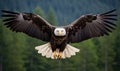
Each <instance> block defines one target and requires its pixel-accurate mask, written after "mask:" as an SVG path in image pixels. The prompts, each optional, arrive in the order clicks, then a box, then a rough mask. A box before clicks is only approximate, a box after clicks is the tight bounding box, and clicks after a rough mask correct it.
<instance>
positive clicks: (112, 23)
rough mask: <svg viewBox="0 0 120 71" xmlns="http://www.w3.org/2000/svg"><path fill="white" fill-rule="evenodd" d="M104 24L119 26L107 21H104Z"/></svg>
mask: <svg viewBox="0 0 120 71" xmlns="http://www.w3.org/2000/svg"><path fill="white" fill-rule="evenodd" d="M104 22H106V23H108V24H111V25H113V26H117V25H116V24H114V23H112V22H110V21H107V20H104Z"/></svg>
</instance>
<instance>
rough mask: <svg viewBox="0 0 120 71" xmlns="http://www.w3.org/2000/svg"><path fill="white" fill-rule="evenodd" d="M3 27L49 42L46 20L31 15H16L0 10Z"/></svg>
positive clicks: (49, 30) (48, 27)
mask: <svg viewBox="0 0 120 71" xmlns="http://www.w3.org/2000/svg"><path fill="white" fill-rule="evenodd" d="M2 12H3V14H2V16H3V17H5V18H4V20H3V21H4V22H5V25H6V26H7V27H8V28H10V30H12V31H15V32H23V33H25V34H27V35H29V36H31V37H34V38H37V39H40V40H42V41H50V36H51V33H50V32H51V28H52V27H53V26H52V25H50V24H49V23H48V22H47V21H46V20H44V19H43V18H42V17H40V16H38V15H35V14H32V13H17V12H11V11H5V10H2Z"/></svg>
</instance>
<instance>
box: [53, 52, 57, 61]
mask: <svg viewBox="0 0 120 71" xmlns="http://www.w3.org/2000/svg"><path fill="white" fill-rule="evenodd" d="M53 57H54V59H57V52H56V51H54V52H53Z"/></svg>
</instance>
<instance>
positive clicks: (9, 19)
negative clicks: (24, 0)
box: [3, 18, 16, 22]
mask: <svg viewBox="0 0 120 71" xmlns="http://www.w3.org/2000/svg"><path fill="white" fill-rule="evenodd" d="M14 19H16V18H8V19H4V20H3V21H4V22H6V21H11V20H14Z"/></svg>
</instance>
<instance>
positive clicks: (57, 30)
mask: <svg viewBox="0 0 120 71" xmlns="http://www.w3.org/2000/svg"><path fill="white" fill-rule="evenodd" d="M54 34H55V36H65V35H66V30H65V29H64V28H62V27H57V28H55V30H54Z"/></svg>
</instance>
